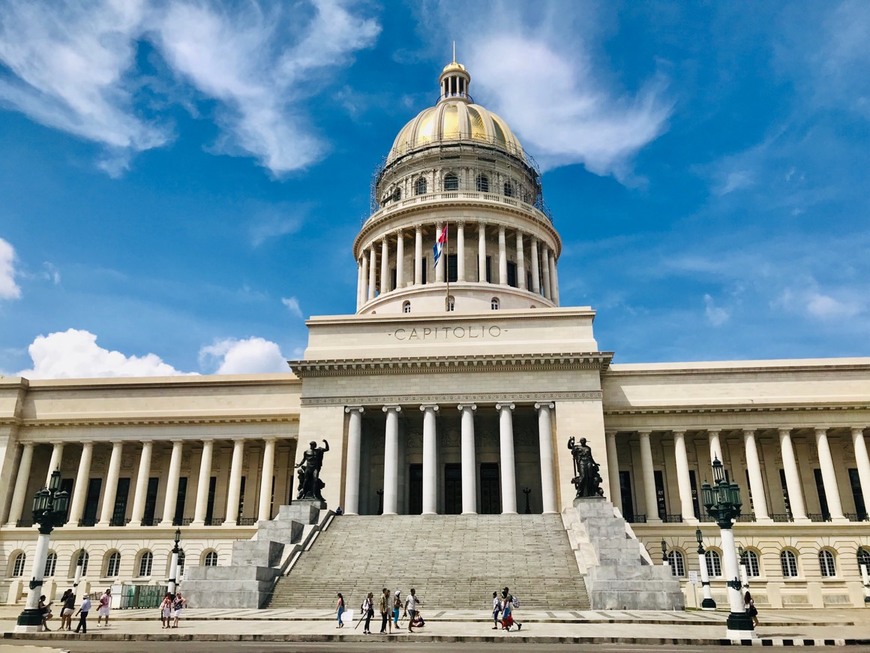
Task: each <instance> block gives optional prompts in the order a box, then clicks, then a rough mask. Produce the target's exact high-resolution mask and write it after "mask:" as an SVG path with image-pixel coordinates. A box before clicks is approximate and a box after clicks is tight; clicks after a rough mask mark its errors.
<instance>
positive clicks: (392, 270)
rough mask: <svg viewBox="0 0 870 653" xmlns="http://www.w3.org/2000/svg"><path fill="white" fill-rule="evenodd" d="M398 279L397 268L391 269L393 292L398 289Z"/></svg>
mask: <svg viewBox="0 0 870 653" xmlns="http://www.w3.org/2000/svg"><path fill="white" fill-rule="evenodd" d="M396 278H397V274H396V268H390V288H391V289H393V290H395V289H396Z"/></svg>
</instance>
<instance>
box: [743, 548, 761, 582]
mask: <svg viewBox="0 0 870 653" xmlns="http://www.w3.org/2000/svg"><path fill="white" fill-rule="evenodd" d="M740 564H741V565H743V566H744V567H746V575H747V576H749V577H750V578H752V577H754V576H761V569H760V568H759V566H758V554H757V553H756V552H755V551H752V550H750V549H747V550H745V551H744V552H743V555H741V556H740Z"/></svg>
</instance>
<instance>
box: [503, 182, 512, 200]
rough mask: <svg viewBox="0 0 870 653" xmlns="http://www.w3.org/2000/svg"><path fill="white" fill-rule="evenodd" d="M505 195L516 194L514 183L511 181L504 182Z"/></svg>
mask: <svg viewBox="0 0 870 653" xmlns="http://www.w3.org/2000/svg"><path fill="white" fill-rule="evenodd" d="M504 196H505V197H513V196H514V185H513V184H512V183H511V182H509V181H506V182H504Z"/></svg>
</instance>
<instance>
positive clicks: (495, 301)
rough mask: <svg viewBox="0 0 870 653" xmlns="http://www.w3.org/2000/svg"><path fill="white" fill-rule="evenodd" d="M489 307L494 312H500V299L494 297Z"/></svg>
mask: <svg viewBox="0 0 870 653" xmlns="http://www.w3.org/2000/svg"><path fill="white" fill-rule="evenodd" d="M489 307H490V308H491V309H492V310H494V311H497V310H498V297H493V298H492V299H490V300H489Z"/></svg>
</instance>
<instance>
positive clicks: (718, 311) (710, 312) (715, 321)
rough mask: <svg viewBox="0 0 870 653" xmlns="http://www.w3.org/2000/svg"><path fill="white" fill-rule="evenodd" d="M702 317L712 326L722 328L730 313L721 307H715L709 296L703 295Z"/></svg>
mask: <svg viewBox="0 0 870 653" xmlns="http://www.w3.org/2000/svg"><path fill="white" fill-rule="evenodd" d="M704 315H705V316H706V317H707V321H708V322H709V323H710V324H712V325H713V326H722V325H723V324H725V323H726V322H727V321H728V318H729V317H731V313H730V312H729V311H728V310H726V309H724V308H722V307H721V306H717V305H716V302H715V301H714V300H713V298H712V297H711V296H710V295H704Z"/></svg>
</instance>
